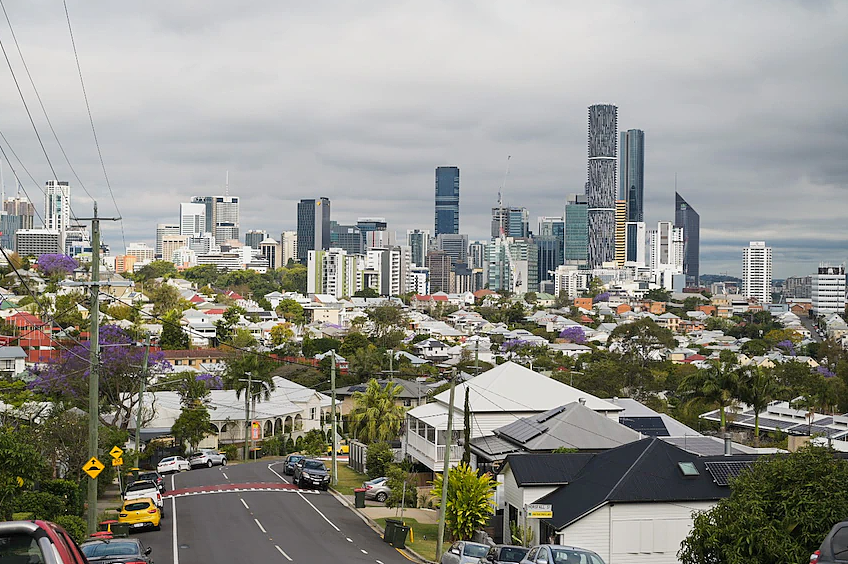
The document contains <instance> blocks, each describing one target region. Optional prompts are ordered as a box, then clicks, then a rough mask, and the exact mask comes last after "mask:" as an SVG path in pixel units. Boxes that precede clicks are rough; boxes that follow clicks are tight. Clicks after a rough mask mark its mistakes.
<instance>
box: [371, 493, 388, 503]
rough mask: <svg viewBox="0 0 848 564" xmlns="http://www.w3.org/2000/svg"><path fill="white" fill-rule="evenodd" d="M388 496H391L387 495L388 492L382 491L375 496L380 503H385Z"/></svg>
mask: <svg viewBox="0 0 848 564" xmlns="http://www.w3.org/2000/svg"><path fill="white" fill-rule="evenodd" d="M387 497H389V496H387V495H386V492H380V493H378V494H377V497H375V498H374V499H376V500H377V501H379V502H380V503H383V502H384V501H386V498H387Z"/></svg>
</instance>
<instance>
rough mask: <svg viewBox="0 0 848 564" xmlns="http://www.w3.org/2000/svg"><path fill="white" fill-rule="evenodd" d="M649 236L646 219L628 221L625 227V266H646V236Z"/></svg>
mask: <svg viewBox="0 0 848 564" xmlns="http://www.w3.org/2000/svg"><path fill="white" fill-rule="evenodd" d="M646 236H647V233H646V230H645V222H644V221H628V222H627V225H626V227H625V247H626V254H625V257H624V264H625V266H634V267H636V268H644V267H645V237H646Z"/></svg>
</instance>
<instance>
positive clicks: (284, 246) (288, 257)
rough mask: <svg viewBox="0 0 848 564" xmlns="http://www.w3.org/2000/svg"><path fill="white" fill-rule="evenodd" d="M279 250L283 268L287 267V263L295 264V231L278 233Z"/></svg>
mask: <svg viewBox="0 0 848 564" xmlns="http://www.w3.org/2000/svg"><path fill="white" fill-rule="evenodd" d="M280 248H281V252H282V264H283V266H287V265H288V264H289V261H294V262H297V231H283V232H282V233H280Z"/></svg>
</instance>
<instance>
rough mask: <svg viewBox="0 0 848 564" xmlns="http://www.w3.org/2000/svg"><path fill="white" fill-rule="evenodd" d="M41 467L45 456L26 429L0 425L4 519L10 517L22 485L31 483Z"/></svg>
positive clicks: (0, 504)
mask: <svg viewBox="0 0 848 564" xmlns="http://www.w3.org/2000/svg"><path fill="white" fill-rule="evenodd" d="M28 438H29V440H27V439H28ZM44 468H45V462H44V459H43V458H42V456H41V453H40V452H39V451H38V448H37V446H36V443H35V441H34V440H32V437H31V436H29V433H28V431H27V430H24V429H15V428H13V427H11V426H9V425H2V426H0V513H2V517H3V519H6V520H9V519H11V518H12V510H13V507H14V501H15V498H16V497H17V496H18V495H19V494H20V493H21V492H22V491H23V490H22V488H23V487H28V486H30V485H31V484H32V483H33V482H34V481H35V480H37V479H38V477H39V476H40V475H42V473H43V471H44ZM21 483H22V484H21Z"/></svg>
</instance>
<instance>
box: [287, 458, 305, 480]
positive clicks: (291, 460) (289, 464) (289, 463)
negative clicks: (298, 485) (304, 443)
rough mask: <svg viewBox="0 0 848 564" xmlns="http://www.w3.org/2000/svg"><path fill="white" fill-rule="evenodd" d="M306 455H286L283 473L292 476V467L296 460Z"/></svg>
mask: <svg viewBox="0 0 848 564" xmlns="http://www.w3.org/2000/svg"><path fill="white" fill-rule="evenodd" d="M305 458H306V457H305V456H303V455H302V454H290V455H288V456H287V457H286V461H285V462H284V463H283V474H285V475H287V476H294V467H295V466H296V465H297V463H298V462H300V461H301V460H303V459H305Z"/></svg>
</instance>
